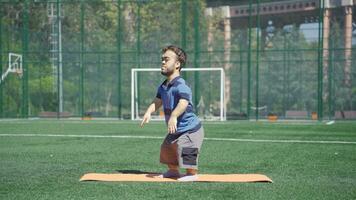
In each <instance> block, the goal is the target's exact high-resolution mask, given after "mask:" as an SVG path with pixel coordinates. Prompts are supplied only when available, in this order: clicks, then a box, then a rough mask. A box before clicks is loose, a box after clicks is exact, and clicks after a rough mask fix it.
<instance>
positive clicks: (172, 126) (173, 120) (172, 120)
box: [168, 116, 177, 134]
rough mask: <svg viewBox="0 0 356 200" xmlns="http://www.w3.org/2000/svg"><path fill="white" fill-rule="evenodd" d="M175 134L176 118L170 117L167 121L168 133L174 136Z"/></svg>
mask: <svg viewBox="0 0 356 200" xmlns="http://www.w3.org/2000/svg"><path fill="white" fill-rule="evenodd" d="M176 132H177V117H175V116H171V117H170V118H169V121H168V133H169V134H174V133H176Z"/></svg>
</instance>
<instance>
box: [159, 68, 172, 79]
mask: <svg viewBox="0 0 356 200" xmlns="http://www.w3.org/2000/svg"><path fill="white" fill-rule="evenodd" d="M173 73H174V70H170V69H169V68H167V70H166V71H162V70H161V74H162V75H163V76H166V77H168V76H170V75H172V74H173Z"/></svg>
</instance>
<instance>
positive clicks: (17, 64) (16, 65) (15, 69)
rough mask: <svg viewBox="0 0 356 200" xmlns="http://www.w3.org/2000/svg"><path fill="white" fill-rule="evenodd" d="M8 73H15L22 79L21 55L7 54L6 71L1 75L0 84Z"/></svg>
mask: <svg viewBox="0 0 356 200" xmlns="http://www.w3.org/2000/svg"><path fill="white" fill-rule="evenodd" d="M9 73H16V74H17V75H18V76H19V77H20V78H21V77H22V55H20V54H16V53H9V64H8V68H7V70H6V71H5V72H4V73H3V74H2V75H1V80H0V84H1V83H2V82H3V81H4V80H5V78H6V77H7V75H9Z"/></svg>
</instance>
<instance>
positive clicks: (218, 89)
mask: <svg viewBox="0 0 356 200" xmlns="http://www.w3.org/2000/svg"><path fill="white" fill-rule="evenodd" d="M160 71H161V70H160V69H159V68H133V69H131V119H132V120H140V119H142V117H143V115H144V114H145V112H146V109H147V107H148V106H149V104H151V103H152V100H153V99H154V98H155V96H156V93H157V89H158V87H159V86H160V84H162V83H163V81H164V80H165V77H164V76H162V75H161V73H160ZM182 77H183V78H184V79H185V80H186V83H187V85H188V86H189V87H190V88H191V89H192V93H193V99H192V101H193V104H194V110H195V113H196V114H197V115H198V116H199V118H200V119H202V120H210V121H224V120H225V119H226V111H225V104H224V85H225V84H224V78H225V74H224V70H223V69H222V68H183V69H182ZM151 119H152V120H164V114H163V109H162V107H161V108H160V109H159V110H158V111H157V112H156V113H153V114H152V118H151Z"/></svg>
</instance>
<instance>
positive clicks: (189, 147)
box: [160, 127, 204, 169]
mask: <svg viewBox="0 0 356 200" xmlns="http://www.w3.org/2000/svg"><path fill="white" fill-rule="evenodd" d="M203 139H204V129H203V127H201V128H200V129H199V130H197V131H196V132H193V133H186V134H182V135H175V134H168V135H167V136H166V138H165V139H164V141H163V143H162V145H161V153H160V162H161V163H163V164H170V165H176V166H178V165H179V167H180V168H184V169H187V168H189V169H198V158H199V152H200V148H201V145H202V143H203Z"/></svg>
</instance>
